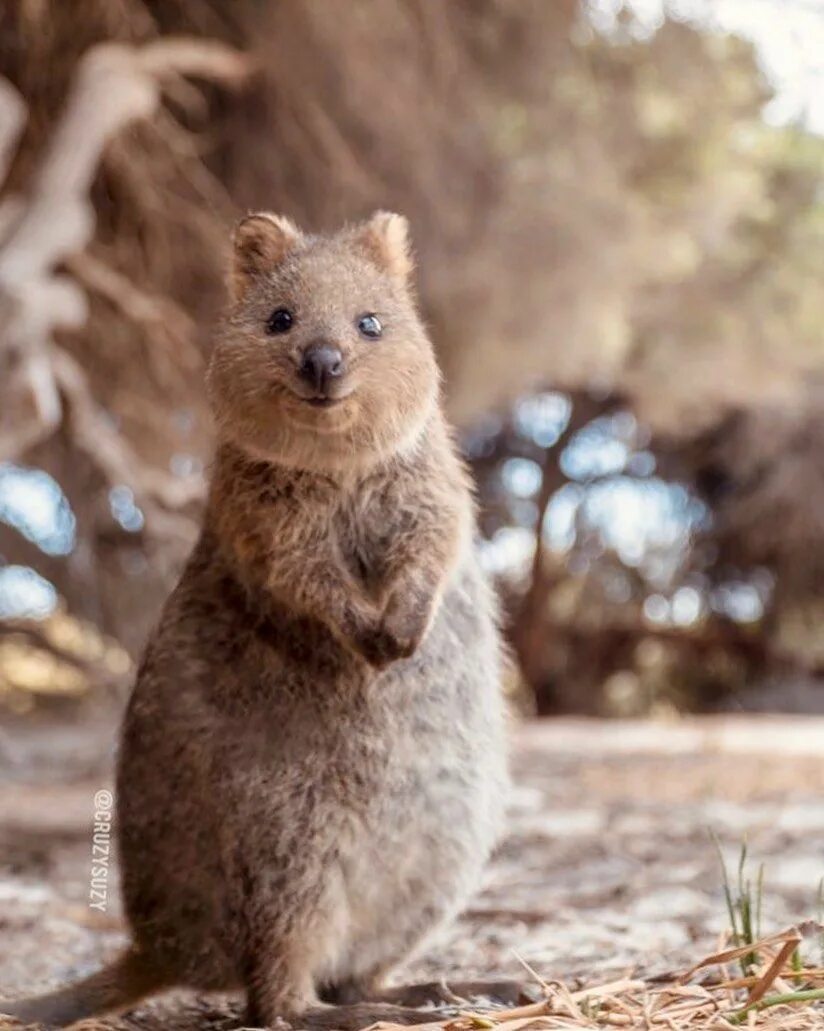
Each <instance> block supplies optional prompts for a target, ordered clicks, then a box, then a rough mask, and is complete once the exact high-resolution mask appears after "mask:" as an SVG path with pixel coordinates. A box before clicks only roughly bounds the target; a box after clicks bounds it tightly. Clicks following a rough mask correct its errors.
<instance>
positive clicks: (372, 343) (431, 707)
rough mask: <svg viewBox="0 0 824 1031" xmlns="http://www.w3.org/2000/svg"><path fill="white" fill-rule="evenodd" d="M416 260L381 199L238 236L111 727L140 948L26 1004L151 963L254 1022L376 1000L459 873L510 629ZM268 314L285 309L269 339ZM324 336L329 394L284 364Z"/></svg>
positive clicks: (487, 792) (497, 729)
mask: <svg viewBox="0 0 824 1031" xmlns="http://www.w3.org/2000/svg"><path fill="white" fill-rule="evenodd" d="M410 268H411V262H410V258H409V251H408V245H407V241H406V225H405V222H404V220H403V219H401V218H400V217H399V216H397V215H389V214H385V213H380V214H378V215H376V216H375V217H374V218H373V219H372V220H371V221H370V222H368V223H366V224H364V225H361V226H356V227H353V228H349V229H346V230H343V231H342V232H340V233H338V234H337V235H335V236H332V237H310V236H306V235H304V234H302V233H301V232H300V231H299V230H297V229H296V228H295V227H294V226H292V225H291V223H288V222H287V221H286V220H284V219H280V218H276V217H275V216H270V215H256V216H251V217H250V218H249V219H246V220H245V221H244V222H243V223H242V224H241V226H240V227H239V229H238V231H237V233H236V237H235V261H234V266H233V269H232V274H231V283H232V294H233V304H232V307H231V309H230V311H229V313H228V316H227V319H226V322H225V325H224V326H223V328H222V330H221V333H220V336H219V339H218V342H217V345H216V347H215V351H214V356H213V359H212V364H211V369H210V373H209V393H210V397H211V400H212V404H213V407H214V411H215V415H216V421H217V426H218V431H219V437H220V443H219V447H218V451H217V457H216V463H215V469H214V476H213V480H212V486H211V492H210V495H209V502H208V506H207V512H206V517H205V521H204V528H203V533H202V536H201V539H200V541H199V543H198V545H197V547H196V548H195V551H194V553H193V555H192V557H191V559H190V561H189V563H188V565H187V567H186V569H185V571H184V573H183V576H182V578H181V581H180V583H179V585H178V586H177V588H176V589H175V591H174V593H173V594H172V596H171V597H170V599H169V601H168V602H167V604H166V607H165V609H164V612H163V615H162V618H161V621H160V625H159V627H158V629H157V631H156V632H155V634H154V635H153V637H152V639H151V640H150V642H149V645H148V648H147V651H146V655H145V657H144V660H143V663H142V665H141V668H140V671H139V675H138V679H137V684H136V687H135V691H134V694H133V696H132V699H131V702H130V705H129V709H128V712H127V715H126V718H125V722H124V727H123V734H122V743H121V751H120V760H119V769H118V815H117V826H118V831H119V837H120V849H121V863H122V868H123V895H124V902H125V909H126V913H127V915H128V918H129V922H130V924H131V927H132V932H133V940H134V947H133V952H132V953H130V954H128V956H131V957H132V958H131V959H128V958H127V959H125V960H123V961H122V963H121V966H120V967H119V968H117V969H115V970H114V971H113V972H110V974H109V975H107V979H106V980H105V990H104V988H101V987H100V985H99V984H98V983H97V982H94V979H92V982H94V983H91V987H90V988H89V989H88V990H86V989H83V988H82V986H81V987H79V988H78V989H77V990H76V993H75V995H72V989H69V990H67V991H66V992H63V993H58V994H57V995H55V996H50V997H48V999H46V1000H45V1001H42V1006H41V1009H39V1010H38V1003H37V1002H36V1001H35V1002H28V1003H25V1004H24V1006H25V1007H26V1009H25V1012H26V1013H27V1014H28V1016H29V1019H32V1015H34V1016H35V1017H36V1016H37V1015H38V1014H39V1015H40V1016H42V1017H45V1018H48V1019H49V1020H57V1022H61V1021H62V1020H64V1019H67V1018H70V1019H74V1018H76V1017H77V1016H78V1015H79V1014H80V1013H90V1012H94V1011H95V1010H97V1009H99V1008H108V1007H111V1006H114V1005H117V1004H120V1005H123V1004H126V1003H128V1002H130V1001H132V1000H133V999H134V998H135V997H136V995H139V994H141V993H142V992H145V991H147V990H148V989H149V988H150V987H151V986H152V984H147V983H146V982H147V978H148V981H149V982H152V983H154V984H156V985H157V986H162V985H164V984H170V983H174V984H185V985H191V986H195V987H199V988H204V989H211V988H216V989H217V988H220V989H227V988H242V989H244V990H245V991H246V994H247V999H248V1020H249V1021H250V1022H259V1023H271V1022H272V1021H273V1020H274V1019H275V1018H276V1017H277V1016H287V1017H288V1016H290V1015H296V1014H304V1015H305V1014H306V1012H307V1010H309V1009H310V1008H311V1007H313V1006H316V1005H317V998H318V997H317V993H318V992H321V993H326V996H327V997H330V998H331V997H335V998H345V999H352V998H355V997H363V996H369V995H372V996H374V995H375V993H376V992H377V991H378V988H379V983H380V981H381V979H382V977H383V976H384V975H385V973H386V972H387V971H388V970H390V969H391V968H392V967H393V966H394V965H395V964H397V963H398V962H400V961H401V960H403V959H404V958H405V957H406V956H407V955H408V954H409V952H410V951H411V950H412V949H413V948H415V947H417V946H418V945H419V943H420V942H421V941H422V940H423V939H424V937H425V936H426V934H427V933H428V932H429V931H431V929H432V928H433V927H435V926H437V925H438V924H439V923H441V922H442V921H443V920H444V919H445V918H446V917H448V916H449V915H450V913H452V912H454V911H455V909H456V907H457V906H458V905H459V904H460V903H461V901H462V899H463V898H464V897H465V896H466V894H467V892H468V891H469V890H470V889H471V888H472V886H473V885H474V883H475V881H476V878H477V876H478V873H479V871H480V869H481V866H482V864H483V861H484V859H485V856H486V855H487V853H488V851H489V849H490V847H491V845H492V842H493V840H494V837H495V833H496V830H497V827H498V823H499V817H500V811H501V808H502V799H501V796H502V791H503V785H504V782H505V777H504V765H503V744H502V710H501V699H500V693H499V684H498V680H499V661H500V655H499V642H498V633H497V628H496V622H495V605H494V600H493V598H492V596H491V593H490V591H489V589H488V587H487V585H486V583H485V581H484V578H483V577H482V576H481V574H480V572H479V570H478V567H477V564H476V562H475V559H474V556H473V549H472V540H471V538H472V530H473V512H472V503H471V497H470V492H469V488H468V484H467V478H466V475H465V472H464V469H463V467H462V465H461V462H460V460H459V459H458V457H457V455H456V453H455V450H454V447H453V445H452V442H451V438H450V434H449V431H448V429H447V427H446V425H445V423H444V419H443V416H442V414H441V410H440V406H439V402H438V373H437V367H436V364H435V360H434V356H433V352H432V347H431V344H430V342H429V340H428V338H427V335H426V333H425V331H424V329H423V327H422V325H421V322H420V320H419V318H418V315H417V312H416V307H415V303H414V299H413V296H412V293H411V290H410V286H409V283H408V274H409V270H410ZM278 308H286V309H288V310H289V311H291V312H292V313H293V315H294V322H293V325H292V327H291V329H290V330H289V332H288V333H284V334H282V335H274V336H273V335H271V334H268V333H267V332H266V324H267V319H268V318H269V316H270V314H271V313H272V311H273V310H276V309H278ZM364 313H375V314H377V315H378V317H379V318H380V320H381V322H382V324H383V327H384V333H383V337H382V338H381V339H379V340H369V339H364V338H362V337H361V336H360V335H359V333H358V330H357V320H358V317H359V316H360V315H362V314H364ZM318 344H322V345H324V346H332V345H333V346H335V347H336V348H338V349H339V350H340V352H341V356H342V362H343V366H344V372H343V374H342V375H340V376H339V377H338V378H337V379H335V381H334V383H333V384H332V386H331V387H330V393H331V394H332V396H334V397H335V398H338V399H339V403H337V404H334V405H331V406H326V407H319V406H318V405H316V404H313V403H310V402H311V400H312V398H311V392H310V391H309V389H308V388H307V385H306V382H305V379H302V378H301V375H300V372H299V369H300V363H301V356H302V355H303V354H304V352H305V351H306V349H307V348H309V347H312V346H316V345H318ZM134 957H139V961H138V959H135V958H134ZM138 970H139V971H140V976H138V974H137V973H136V971H138ZM147 971H149V972H151V973H150V974H147ZM100 977H101V975H98V979H100ZM112 979H114V980H115V981H117V980H118V979H120V980H121V981H122V984H121V991H120V993H119V995H118V993H117V992H116V991H115V992H113V991H112V989H111V981H112ZM153 979H154V980H153ZM55 1000H57V1002H55ZM61 1006H62V1008H61ZM18 1012H21V1010H18ZM304 1019H305V1017H304Z"/></svg>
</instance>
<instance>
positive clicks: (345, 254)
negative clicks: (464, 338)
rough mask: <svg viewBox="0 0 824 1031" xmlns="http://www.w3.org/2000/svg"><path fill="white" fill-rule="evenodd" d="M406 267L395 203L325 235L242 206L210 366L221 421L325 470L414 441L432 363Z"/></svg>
mask: <svg viewBox="0 0 824 1031" xmlns="http://www.w3.org/2000/svg"><path fill="white" fill-rule="evenodd" d="M411 273H412V260H411V257H410V253H409V243H408V239H407V222H406V219H404V218H403V217H401V216H400V215H394V214H390V213H387V212H378V213H376V214H375V215H373V216H372V218H371V219H370V220H369V221H367V222H365V223H362V224H360V225H356V226H350V227H347V228H345V229H342V230H341V231H340V232H338V233H336V234H334V235H331V236H313V235H309V234H306V233H303V232H301V230H299V229H298V228H297V227H296V226H295V225H294V224H293V223H292V222H290V221H289V220H288V219H286V218H283V217H280V216H277V215H272V214H269V213H261V214H255V215H250V216H248V217H247V218H245V219H243V221H242V222H241V223H240V224H239V225H238V227H237V229H236V230H235V234H234V253H233V259H232V268H231V272H230V289H231V306H230V308H229V311H228V314H227V318H226V320H225V322H224V325H223V328H222V331H221V333H220V334H219V336H218V339H217V342H216V344H215V348H214V351H213V354H212V360H211V363H210V367H209V375H208V387H209V396H210V399H211V402H212V407H213V410H214V413H215V417H216V420H217V425H218V431H219V433H220V434H221V435H222V436H223V437H224V438H228V439H230V440H232V441H233V442H234V443H236V444H238V445H240V446H241V447H244V448H246V449H248V450H250V451H252V452H254V453H256V454H258V455H261V456H264V457H271V458H272V459H274V460H276V461H280V462H284V463H286V464H289V465H292V466H295V467H299V468H310V469H311V468H316V469H323V470H332V469H335V468H346V467H357V466H368V465H370V464H372V463H374V462H375V461H376V460H380V459H381V458H385V457H387V456H388V455H391V454H392V453H393V452H397V451H399V450H402V449H404V448H408V447H411V446H413V445H414V442H415V440H416V439H417V438H418V437H419V435H420V433H421V431H422V429H423V427H424V425H425V423H426V421H427V419H428V418H429V416H430V415H431V414H432V412H433V410H434V408H435V406H436V405H437V399H438V386H439V375H438V369H437V365H436V362H435V358H434V354H433V350H432V345H431V343H430V341H429V338H428V337H427V334H426V331H425V330H424V328H423V325H422V323H421V320H420V317H419V315H418V311H417V307H416V304H415V299H414V295H413V291H412V287H411V284H410V276H411Z"/></svg>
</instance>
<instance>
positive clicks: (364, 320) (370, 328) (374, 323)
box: [358, 315, 383, 340]
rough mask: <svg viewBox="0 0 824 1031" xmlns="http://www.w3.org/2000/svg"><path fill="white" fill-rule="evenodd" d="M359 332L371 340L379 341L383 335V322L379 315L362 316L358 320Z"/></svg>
mask: <svg viewBox="0 0 824 1031" xmlns="http://www.w3.org/2000/svg"><path fill="white" fill-rule="evenodd" d="M358 332H359V333H360V334H361V336H365V337H368V338H369V339H370V340H377V339H378V337H379V336H380V335H381V334H382V333H383V326H382V325H381V320H380V319H379V318H378V316H377V315H361V317H360V318H359V319H358Z"/></svg>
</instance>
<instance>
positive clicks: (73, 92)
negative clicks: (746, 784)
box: [0, 0, 824, 741]
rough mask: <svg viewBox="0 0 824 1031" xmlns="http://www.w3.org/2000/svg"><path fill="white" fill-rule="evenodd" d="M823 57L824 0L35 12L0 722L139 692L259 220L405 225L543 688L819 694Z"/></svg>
mask: <svg viewBox="0 0 824 1031" xmlns="http://www.w3.org/2000/svg"><path fill="white" fill-rule="evenodd" d="M822 54H824V6H823V5H822V4H821V3H819V2H818V0H715V2H712V0H671V2H667V0H628V2H625V3H621V2H620V0H582V2H576V0H553V2H551V3H549V2H546V0H518V2H514V0H450V2H449V3H437V2H430V0H353V2H351V3H347V4H346V5H342V4H339V3H336V2H335V0H314V2H311V3H308V2H305V0H271V2H261V0H235V2H233V3H231V4H226V3H221V2H219V0H163V2H160V0H157V2H154V0H78V2H75V3H72V4H58V3H53V2H49V0H6V2H5V3H4V4H3V5H2V8H0V72H2V78H0V179H2V183H3V188H2V189H3V192H2V195H0V312H1V313H2V317H0V713H1V714H2V716H1V718H0V722H2V724H3V726H5V727H6V728H9V727H14V726H19V725H20V723H21V721H23V722H25V721H27V720H37V719H41V718H43V717H44V716H46V715H48V716H51V717H53V716H57V715H59V716H61V718H62V717H65V718H66V719H70V718H71V719H85V718H86V717H87V716H89V717H90V714H93V713H94V712H95V711H97V710H98V709H99V707H100V706H103V707H105V705H106V704H107V702H108V703H110V704H111V705H112V706H115V707H117V706H118V705H119V704H121V702H122V698H123V696H124V692H125V690H126V689H127V687H128V684H129V682H130V678H131V673H132V670H133V664H134V662H135V660H136V658H137V657H138V656H139V652H140V648H141V645H142V642H143V641H144V640H145V637H146V635H147V633H148V631H149V629H150V627H151V625H152V623H153V622H154V620H155V619H156V618H157V615H158V612H159V607H160V605H161V603H162V601H163V599H164V597H165V595H166V594H167V592H168V591H169V589H170V586H171V585H172V583H173V582H174V580H175V576H176V573H177V571H178V570H179V568H180V566H181V563H182V561H183V560H184V558H185V556H186V554H187V551H188V549H189V548H190V547H191V545H192V542H193V540H194V538H195V535H196V533H197V528H198V515H199V510H200V507H201V503H202V499H203V494H204V483H205V480H206V478H207V476H208V466H209V456H210V450H211V429H210V425H209V418H208V413H207V411H206V409H205V405H204V397H203V385H202V379H203V370H204V364H205V361H206V360H207V358H208V353H209V347H210V337H211V332H212V328H213V325H214V322H215V319H216V317H217V314H218V313H219V311H220V308H221V305H222V303H223V299H224V294H223V284H222V276H223V269H224V266H225V262H226V257H227V244H228V232H229V228H230V227H231V225H232V223H233V221H234V220H235V219H236V218H237V217H238V216H239V215H241V214H242V213H243V212H245V211H246V210H247V209H255V208H269V209H274V210H276V211H279V212H284V213H286V214H288V215H290V216H292V217H293V218H294V219H296V220H297V221H298V222H299V223H300V224H302V225H304V226H306V227H309V228H310V229H315V230H322V229H326V228H333V227H335V226H337V225H338V224H339V223H340V222H342V221H344V220H353V219H356V218H359V217H362V216H365V215H366V214H368V213H369V212H370V211H372V210H373V209H375V208H378V207H386V208H392V209H397V210H399V211H403V212H405V213H406V214H407V215H408V216H409V217H410V219H411V221H412V225H413V231H414V238H415V243H416V248H417V252H418V257H419V287H420V294H421V299H422V305H423V308H424V311H425V314H426V318H427V320H428V322H429V324H430V326H431V328H432V332H433V335H434V338H435V340H436V343H437V347H438V351H439V356H440V361H441V363H442V366H443V369H444V372H445V379H446V397H447V403H448V409H449V413H450V416H451V418H452V419H453V421H454V422H455V424H456V425H457V427H458V428H459V433H460V441H461V445H462V447H463V449H464V452H465V454H466V457H467V460H468V462H469V463H470V465H471V467H472V470H473V473H474V475H475V478H476V481H477V484H478V498H479V504H480V512H481V530H482V537H483V540H482V550H483V560H484V562H485V564H486V565H487V567H488V568H489V570H490V571H491V572H492V573H493V574H494V576H495V577H496V578H497V580H498V583H499V585H500V588H501V591H502V594H503V597H504V601H505V608H506V629H507V634H508V636H509V639H510V641H511V643H512V647H513V650H514V654H515V656H516V657H517V660H518V673H517V675H513V682H512V683H511V684H510V685H509V687H510V690H511V691H512V693H513V697H514V698H515V699H516V700H517V703H518V704H519V705H520V706H521V707H522V708H523V709H524V710H525V711H526V712H538V713H541V714H546V713H577V714H588V715H593V714H597V715H618V716H643V715H647V714H658V715H661V714H673V713H684V712H707V711H713V710H720V709H752V710H773V711H774V710H785V711H796V712H812V711H819V712H824V685H823V684H822V682H821V681H822V677H824V635H822V634H821V632H820V625H821V620H822V607H824V603H823V602H822V596H821V591H820V584H821V580H822V576H823V575H824V459H822V448H824V411H822V404H821V402H822V399H824V293H822V289H821V278H822V268H824V208H823V207H822V178H821V170H822V158H824V138H822V134H824V60H822ZM0 741H2V738H0Z"/></svg>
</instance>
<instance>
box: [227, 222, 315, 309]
mask: <svg viewBox="0 0 824 1031" xmlns="http://www.w3.org/2000/svg"><path fill="white" fill-rule="evenodd" d="M302 239H303V234H302V233H301V231H300V230H299V229H298V227H297V226H296V225H295V223H294V222H292V221H291V219H288V218H286V217H285V216H283V215H273V214H271V213H270V212H268V211H261V212H257V213H256V214H254V215H247V216H246V218H244V219H242V220H241V221H240V222H239V223H238V225H237V227H236V228H235V231H234V233H233V234H232V243H233V244H234V254H233V256H232V268H231V274H230V287H231V290H232V295H233V297H234V299H235V300H239V299H240V298H241V297H242V296H243V294H244V293H245V291H246V288H247V286H248V285H249V281H250V279H253V278H254V277H255V276H259V275H261V273H265V272H271V271H272V269H274V268H276V267H277V266H278V265H279V264H280V263H281V262H282V261H283V259H284V258H285V257H286V255H287V254H288V253H289V251H291V250H292V249H293V248H294V247H296V246H297V245H298V244H299V243H300V241H301V240H302Z"/></svg>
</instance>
